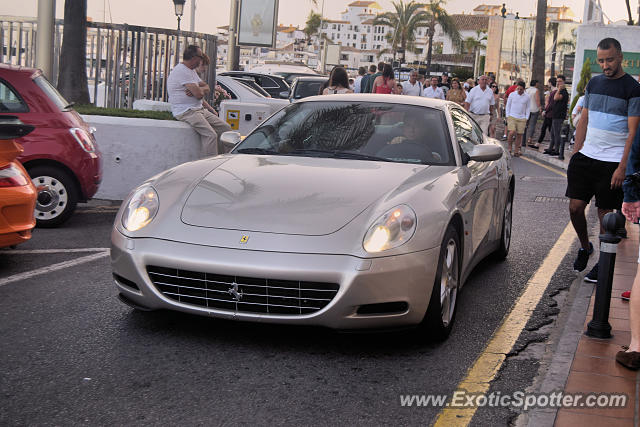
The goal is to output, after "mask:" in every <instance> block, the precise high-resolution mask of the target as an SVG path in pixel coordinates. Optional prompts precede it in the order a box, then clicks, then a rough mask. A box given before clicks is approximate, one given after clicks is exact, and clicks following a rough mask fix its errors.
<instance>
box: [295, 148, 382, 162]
mask: <svg viewBox="0 0 640 427" xmlns="http://www.w3.org/2000/svg"><path fill="white" fill-rule="evenodd" d="M287 154H289V155H296V154H318V155H322V154H324V155H326V157H331V158H334V159H357V160H371V161H375V162H393V160H389V159H385V158H384V157H376V156H370V155H368V154H362V153H353V152H349V151H338V150H319V149H312V148H309V149H303V150H295V151H292V152H291V153H287Z"/></svg>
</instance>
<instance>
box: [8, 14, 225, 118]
mask: <svg viewBox="0 0 640 427" xmlns="http://www.w3.org/2000/svg"><path fill="white" fill-rule="evenodd" d="M63 26H64V22H63V21H62V20H60V19H58V20H56V25H55V40H54V55H53V57H54V64H53V75H52V76H51V81H52V83H53V84H56V82H57V80H58V67H59V59H60V52H61V46H62V38H63ZM36 31H37V22H36V20H35V19H34V18H20V17H13V16H0V63H6V64H13V65H20V66H25V67H35V49H36V46H35V45H36ZM189 44H195V45H198V46H200V48H201V49H202V51H203V52H204V53H206V54H207V55H208V56H209V58H211V64H210V65H209V68H208V76H207V81H209V82H214V81H215V70H216V56H217V55H216V50H217V37H216V36H214V35H212V34H205V33H197V32H188V31H180V32H178V31H176V30H169V29H165V28H153V27H141V26H134V25H126V24H107V23H103V22H88V23H87V52H86V59H87V78H88V81H89V93H90V96H91V99H92V103H93V104H94V105H97V106H100V107H117V108H131V107H132V105H133V101H135V100H136V99H150V100H155V101H166V100H167V90H166V76H168V75H169V72H170V71H171V69H172V68H173V67H174V66H175V65H176V64H177V63H178V62H180V59H181V57H182V51H183V50H184V48H185V47H186V46H187V45H189Z"/></svg>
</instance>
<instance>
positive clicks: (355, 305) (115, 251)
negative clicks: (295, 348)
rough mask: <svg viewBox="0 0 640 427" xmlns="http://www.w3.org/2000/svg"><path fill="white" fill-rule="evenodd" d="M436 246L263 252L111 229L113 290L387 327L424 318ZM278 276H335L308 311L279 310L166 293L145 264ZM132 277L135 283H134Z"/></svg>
mask: <svg viewBox="0 0 640 427" xmlns="http://www.w3.org/2000/svg"><path fill="white" fill-rule="evenodd" d="M438 256H439V248H433V249H429V250H426V251H420V252H415V253H410V254H404V255H396V256H390V257H383V258H374V259H362V258H358V257H354V256H350V255H317V254H300V253H282V252H264V251H251V250H238V249H227V248H217V247H210V246H201V245H192V244H188V243H181V242H173V241H166V240H159V239H151V238H139V239H131V238H128V237H126V236H124V235H122V234H121V233H120V232H119V231H117V230H116V229H113V231H112V234H111V264H112V269H113V273H114V275H117V276H118V277H120V278H123V279H125V280H124V281H123V280H115V284H116V287H117V288H118V291H119V292H120V293H121V294H122V296H124V297H125V298H126V299H128V300H129V301H131V302H132V303H134V304H136V305H139V306H141V307H145V308H148V309H152V310H157V309H170V310H177V311H182V312H185V313H192V314H199V315H210V316H213V317H219V318H225V319H232V320H243V321H253V322H268V323H282V324H297V325H316V326H325V327H329V328H333V329H361V328H387V327H402V326H408V325H416V324H418V323H420V321H422V319H423V317H424V314H425V312H426V309H427V306H428V304H429V299H430V297H431V290H432V288H433V283H434V278H435V273H436V266H437V260H438ZM149 265H154V266H162V267H169V268H176V269H181V270H189V271H196V272H206V273H214V274H218V275H231V276H242V277H255V278H269V279H278V280H294V281H310V282H326V283H337V284H339V286H340V287H339V290H338V292H337V294H336V295H335V297H334V298H333V299H332V300H331V301H330V302H329V303H328V304H327V305H326V306H325V307H324V308H322V309H320V310H319V311H316V312H314V313H311V314H300V315H297V314H296V315H278V314H261V313H253V312H245V311H239V310H232V309H229V310H223V309H212V308H210V307H202V306H196V305H191V304H185V303H182V302H178V301H176V300H174V299H170V298H167V296H165V295H163V294H162V293H161V292H160V291H159V290H158V288H156V286H155V285H154V284H153V283H152V281H151V279H150V277H149V275H148V273H147V266H149ZM131 283H134V284H135V287H137V288H138V289H134V287H132V286H131ZM399 302H404V303H406V307H407V308H406V309H405V310H404V311H402V312H393V313H380V314H359V313H358V309H359V308H360V307H361V306H365V305H369V304H383V303H399Z"/></svg>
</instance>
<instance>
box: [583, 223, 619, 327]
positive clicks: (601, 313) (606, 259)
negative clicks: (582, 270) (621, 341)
mask: <svg viewBox="0 0 640 427" xmlns="http://www.w3.org/2000/svg"><path fill="white" fill-rule="evenodd" d="M624 221H625V219H624V216H622V215H620V214H618V213H614V212H609V213H608V214H606V215H605V216H604V218H603V220H602V226H603V228H604V234H601V235H600V259H599V260H598V284H597V285H596V301H595V304H594V307H593V319H592V320H591V322H589V324H588V325H587V331H586V332H585V334H587V335H588V336H590V337H594V338H611V336H612V335H611V325H610V324H609V306H610V304H611V286H612V285H613V268H614V267H615V264H616V252H617V250H618V243H620V240H622V239H621V238H620V237H618V236H617V235H616V231H617V230H618V229H620V228H621V227H622V226H624Z"/></svg>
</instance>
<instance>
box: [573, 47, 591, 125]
mask: <svg viewBox="0 0 640 427" xmlns="http://www.w3.org/2000/svg"><path fill="white" fill-rule="evenodd" d="M589 80H591V60H590V59H589V58H587V59H585V61H584V64H582V70H580V81H579V82H578V86H576V96H574V97H573V101H571V107H569V112H571V111H573V109H574V108H575V106H576V104H577V102H578V99H580V97H581V96H582V95H584V90H585V88H586V87H587V83H589ZM569 120H571V115H569ZM571 125H572V126H573V120H571Z"/></svg>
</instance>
